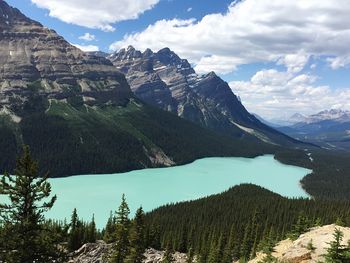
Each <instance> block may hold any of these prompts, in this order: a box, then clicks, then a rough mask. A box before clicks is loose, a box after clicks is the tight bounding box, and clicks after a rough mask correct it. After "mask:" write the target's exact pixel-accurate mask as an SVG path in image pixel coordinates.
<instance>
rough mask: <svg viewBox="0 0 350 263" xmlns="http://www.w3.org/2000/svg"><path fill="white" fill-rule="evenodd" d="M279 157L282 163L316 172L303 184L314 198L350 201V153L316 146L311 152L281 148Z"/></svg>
mask: <svg viewBox="0 0 350 263" xmlns="http://www.w3.org/2000/svg"><path fill="white" fill-rule="evenodd" d="M310 157H311V158H312V159H311V160H312V161H311V160H310ZM275 158H276V159H277V160H279V161H281V162H282V163H286V164H292V165H297V166H301V167H305V168H308V169H311V170H312V173H310V174H308V175H307V176H305V177H304V178H303V179H302V180H301V184H302V186H303V188H304V189H305V190H306V191H307V192H308V193H309V194H310V195H311V196H313V197H314V198H321V199H324V198H327V199H335V200H339V199H347V200H350V191H349V189H350V162H349V160H350V154H349V153H348V152H338V151H330V150H325V149H321V148H315V147H311V148H310V147H309V150H308V151H305V150H291V149H284V150H279V151H277V152H276V154H275Z"/></svg>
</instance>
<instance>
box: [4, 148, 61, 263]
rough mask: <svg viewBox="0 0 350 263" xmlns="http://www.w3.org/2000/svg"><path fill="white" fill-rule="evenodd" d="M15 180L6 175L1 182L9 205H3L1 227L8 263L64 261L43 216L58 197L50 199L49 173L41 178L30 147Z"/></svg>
mask: <svg viewBox="0 0 350 263" xmlns="http://www.w3.org/2000/svg"><path fill="white" fill-rule="evenodd" d="M14 175H15V176H10V175H9V174H8V173H6V172H5V173H4V175H3V176H2V177H1V180H0V195H5V196H7V197H8V201H7V202H5V203H2V204H0V219H1V222H0V225H1V226H4V230H2V231H4V232H5V234H6V243H5V244H3V247H2V249H1V253H2V258H3V260H4V261H6V262H16V263H28V262H37V263H40V262H51V261H54V260H56V261H58V260H59V259H60V258H61V257H62V255H61V254H62V253H61V251H60V250H59V249H58V248H57V245H56V244H55V243H56V241H57V240H55V238H56V237H55V235H53V234H51V233H49V232H48V230H47V229H46V228H45V224H44V221H45V218H44V212H46V211H48V210H50V209H51V208H52V207H53V205H54V203H55V201H56V196H51V197H50V195H51V185H50V183H49V182H48V181H47V179H48V176H49V175H48V173H47V174H45V175H44V176H42V177H40V176H39V174H38V164H37V162H36V161H34V160H33V159H32V157H31V154H30V150H29V147H28V146H24V147H23V154H22V156H21V157H20V158H19V159H18V160H17V163H16V168H15V170H14Z"/></svg>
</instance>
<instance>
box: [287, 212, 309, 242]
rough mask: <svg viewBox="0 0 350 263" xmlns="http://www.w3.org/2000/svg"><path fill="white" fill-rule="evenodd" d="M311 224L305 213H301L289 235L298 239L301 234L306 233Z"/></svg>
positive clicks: (293, 238)
mask: <svg viewBox="0 0 350 263" xmlns="http://www.w3.org/2000/svg"><path fill="white" fill-rule="evenodd" d="M310 226H311V224H310V221H309V219H308V218H307V217H306V216H305V214H304V213H300V214H299V216H298V219H297V222H296V223H295V224H294V225H293V228H292V230H291V232H290V233H289V234H288V235H287V236H288V237H289V238H290V239H292V240H296V239H297V238H298V237H299V236H300V235H301V234H303V233H305V232H306V231H307V230H308V229H309V228H310Z"/></svg>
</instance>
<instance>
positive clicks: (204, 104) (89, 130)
mask: <svg viewBox="0 0 350 263" xmlns="http://www.w3.org/2000/svg"><path fill="white" fill-rule="evenodd" d="M0 50H1V52H0V87H1V88H0V93H1V100H0V106H1V110H0V113H1V114H0V117H1V118H0V134H1V138H0V147H1V149H2V151H1V154H0V157H1V158H0V169H1V170H2V171H3V170H8V171H11V170H12V168H13V167H14V160H15V156H16V154H17V153H18V152H19V151H20V148H21V145H22V144H28V145H29V146H30V147H31V149H32V152H33V155H34V157H35V158H36V159H38V160H39V163H40V167H42V169H43V170H46V169H47V168H46V167H50V171H51V173H52V175H53V176H64V175H73V174H90V173H109V172H120V171H127V170H131V169H140V168H145V167H159V166H169V165H176V164H182V163H186V162H190V161H193V160H195V159H197V158H201V157H206V156H256V155H258V154H263V153H273V152H274V151H276V147H277V145H278V144H281V145H282V144H293V143H295V141H294V140H292V139H291V138H289V137H287V136H285V135H283V134H281V133H279V132H277V131H275V130H273V129H271V128H269V127H268V126H266V125H264V124H262V123H261V122H260V121H258V120H257V119H256V118H255V117H254V116H252V115H251V114H249V113H248V112H247V111H246V110H245V108H244V107H243V105H242V104H241V103H240V102H239V100H238V99H237V97H236V96H235V95H234V94H233V93H232V91H231V90H230V89H229V87H228V85H227V84H226V83H225V82H224V81H222V80H221V79H220V78H219V77H217V76H216V75H215V74H214V73H210V74H207V75H205V76H198V75H197V74H195V72H194V70H193V69H192V68H191V67H190V65H189V63H188V62H187V61H186V60H182V59H180V58H179V57H178V56H177V55H176V54H174V53H173V52H171V51H170V50H169V49H163V50H161V51H159V52H157V53H153V52H152V51H151V50H146V51H145V52H144V53H142V54H141V53H140V52H138V51H136V50H134V49H133V48H129V49H128V50H122V51H120V52H118V53H115V54H113V55H111V56H110V57H109V59H110V60H111V61H112V62H113V64H112V62H111V61H110V60H109V59H106V58H104V57H102V56H101V54H100V53H98V54H88V53H84V52H83V51H81V50H79V49H78V48H76V47H74V46H72V45H71V44H69V43H68V42H67V41H66V40H65V39H63V38H62V37H61V36H59V35H58V34H57V33H56V32H55V31H53V30H50V29H48V28H46V27H44V26H43V25H41V24H40V23H38V22H36V21H33V20H32V19H30V18H28V17H26V16H25V15H23V14H22V13H21V12H20V11H19V10H18V9H15V8H12V7H10V6H9V5H8V4H7V3H6V2H5V1H0ZM131 55H132V56H133V57H130V56H131ZM138 56H139V58H138V59H137V57H138ZM140 56H141V57H140ZM122 57H124V58H125V59H124V60H125V61H121V58H122ZM127 58H128V59H127ZM134 58H135V60H134ZM118 67H119V68H118ZM123 73H127V74H126V75H127V79H126V78H125V76H124V74H123ZM128 82H129V83H130V84H131V85H130V86H131V88H130V86H129V84H128ZM155 84H156V85H155ZM144 101H145V102H144ZM154 106H157V107H154ZM158 108H162V109H167V110H168V111H170V112H166V111H164V110H161V109H158ZM177 115H179V116H181V117H183V118H179V117H178V116H177ZM184 119H187V120H184ZM188 120H191V122H190V121H188ZM194 122H195V123H197V124H198V123H199V124H201V126H202V127H200V126H198V125H196V124H195V123H194ZM204 127H210V128H212V130H208V129H205V128H204ZM218 131H219V132H221V134H218V133H217V132H218Z"/></svg>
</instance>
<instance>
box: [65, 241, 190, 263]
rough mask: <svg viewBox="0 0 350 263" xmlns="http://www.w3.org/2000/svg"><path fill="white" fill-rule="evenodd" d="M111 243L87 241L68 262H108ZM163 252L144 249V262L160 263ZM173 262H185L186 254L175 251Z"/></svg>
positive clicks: (72, 254)
mask: <svg viewBox="0 0 350 263" xmlns="http://www.w3.org/2000/svg"><path fill="white" fill-rule="evenodd" d="M111 248H112V245H111V244H106V243H105V242H103V241H98V242H97V243H88V244H85V245H83V246H82V247H81V248H80V249H78V250H77V251H75V252H73V253H71V255H70V256H71V259H70V260H69V261H68V263H108V255H109V254H110V252H111ZM164 254H165V252H164V251H159V250H156V249H153V248H149V249H147V250H146V251H145V254H144V256H145V259H144V261H143V262H144V263H160V262H162V260H163V257H164ZM173 258H174V260H175V261H174V263H186V260H187V256H186V254H184V253H179V252H175V253H174V254H173Z"/></svg>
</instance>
